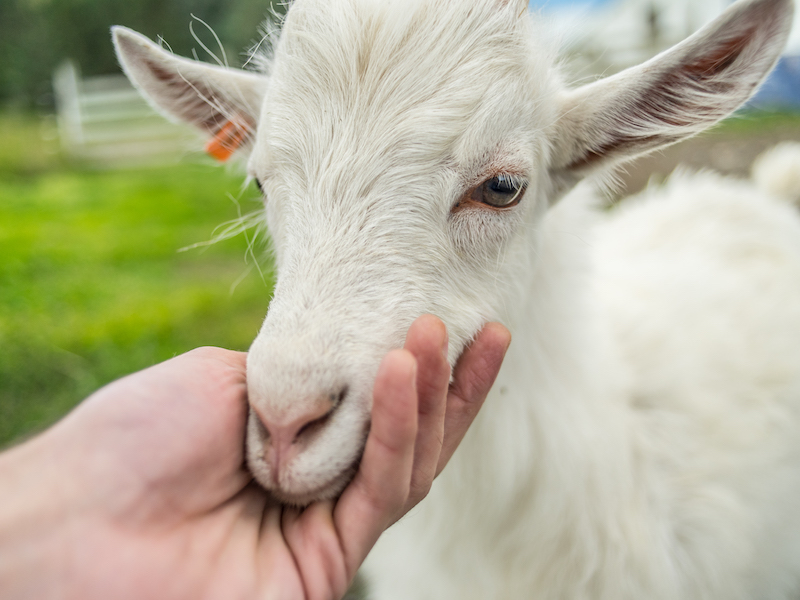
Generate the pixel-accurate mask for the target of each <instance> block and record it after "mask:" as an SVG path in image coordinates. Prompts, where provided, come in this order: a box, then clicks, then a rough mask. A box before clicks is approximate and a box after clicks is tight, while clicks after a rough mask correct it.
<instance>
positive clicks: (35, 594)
mask: <svg viewBox="0 0 800 600" xmlns="http://www.w3.org/2000/svg"><path fill="white" fill-rule="evenodd" d="M509 343H510V335H509V333H508V331H507V330H506V329H505V328H504V327H503V326H502V325H499V324H496V323H490V324H489V325H487V326H486V327H485V328H484V329H483V330H482V331H481V332H480V334H479V335H478V337H477V338H476V340H475V341H474V342H473V344H472V345H471V346H470V347H469V348H468V349H467V350H466V351H465V353H464V354H463V355H462V357H461V359H460V361H459V363H458V364H457V365H456V367H455V370H454V371H453V379H452V383H450V367H449V365H448V363H447V359H446V348H447V332H446V330H445V327H444V325H443V324H442V323H441V321H439V320H438V319H436V318H435V317H431V316H424V317H421V318H420V319H418V320H417V321H416V322H415V323H414V324H413V325H412V326H411V328H410V329H409V332H408V336H407V339H406V343H405V347H404V348H403V349H402V350H395V351H392V352H390V353H389V354H388V355H387V356H386V357H385V359H384V360H383V362H382V364H381V367H380V369H379V372H378V376H377V379H376V382H375V388H374V392H373V396H374V406H373V411H372V426H371V429H370V433H369V437H368V439H367V443H366V447H365V451H364V456H363V459H362V461H361V464H360V467H359V469H358V472H357V474H356V476H355V478H354V479H353V481H352V482H351V483H350V484H349V485H348V487H347V488H346V489H345V491H344V492H343V494H342V496H341V497H340V498H339V499H338V500H337V501H335V502H334V501H327V502H318V503H315V504H312V505H311V506H309V507H307V508H305V509H304V510H299V509H290V508H286V507H281V506H279V505H277V504H276V503H274V502H273V501H271V500H270V498H269V497H268V496H267V495H266V494H265V493H264V492H263V491H262V490H261V489H260V488H259V487H257V486H256V485H255V484H254V483H253V482H252V478H251V477H250V475H249V474H248V473H247V471H246V470H245V468H244V459H243V450H244V444H243V439H244V429H245V420H246V416H247V399H246V385H245V357H246V355H245V354H244V353H237V352H231V351H228V350H222V349H219V348H201V349H198V350H194V351H192V352H189V353H188V354H184V355H182V356H179V357H177V358H174V359H172V360H170V361H167V362H165V363H162V364H160V365H156V366H155V367H152V368H150V369H147V370H145V371H142V372H140V373H136V374H134V375H131V376H129V377H126V378H124V379H121V380H119V381H117V382H115V383H113V384H111V385H109V386H107V387H105V388H103V389H101V390H100V391H98V392H97V393H95V394H94V395H93V396H91V397H90V398H88V399H87V400H86V401H84V402H83V403H82V404H81V405H80V406H79V407H78V408H77V409H76V410H74V411H73V412H72V413H71V414H70V415H68V416H67V417H66V418H64V419H63V420H62V421H61V422H59V423H58V424H56V425H55V426H53V427H52V428H51V429H49V430H48V431H46V432H44V433H43V434H41V435H39V436H38V437H36V438H34V439H32V440H31V441H29V442H26V443H24V444H22V445H20V446H17V447H16V448H13V449H11V450H8V451H6V452H5V453H3V454H0V490H2V492H0V597H2V598H4V599H17V598H20V599H21V598H36V599H37V600H46V599H49V598H58V599H75V600H78V599H80V600H94V599H98V600H99V599H103V600H106V599H110V598H113V599H115V600H124V599H131V600H134V599H135V600H142V599H149V598H153V599H158V600H172V599H175V600H177V599H184V598H185V599H187V600H188V599H191V600H201V599H207V600H213V599H217V598H219V599H220V600H222V599H224V600H239V599H242V600H244V599H256V598H258V599H270V600H330V599H335V598H341V597H342V596H343V595H344V594H345V592H346V590H347V588H348V586H349V585H350V584H351V582H352V580H353V578H354V576H355V573H356V571H357V569H358V567H359V566H360V565H361V563H362V562H363V560H364V558H365V557H366V555H367V553H368V552H369V550H370V549H371V548H372V546H373V545H374V544H375V542H376V540H377V539H378V537H379V536H380V534H381V533H382V532H383V531H384V530H385V529H386V528H387V527H389V526H390V525H391V524H392V523H394V522H395V521H396V520H397V519H399V518H400V517H402V516H403V515H404V514H405V513H406V512H408V510H410V509H411V508H412V507H413V506H414V505H416V504H417V503H418V502H419V501H420V500H421V499H422V498H423V497H424V496H425V495H426V494H427V492H428V490H429V489H430V486H431V483H432V481H433V479H434V477H435V476H436V475H438V474H439V473H440V472H441V470H442V469H443V468H444V466H445V465H446V464H447V462H448V460H449V459H450V457H451V456H452V454H453V452H454V451H455V449H456V447H457V446H458V443H459V442H460V441H461V439H462V437H463V436H464V434H465V433H466V430H467V428H468V426H469V424H470V423H471V422H472V420H473V419H474V417H475V415H476V414H477V412H478V409H479V408H480V406H481V404H482V403H483V400H484V399H485V397H486V394H487V393H488V391H489V388H490V387H491V385H492V383H493V381H494V378H495V377H496V375H497V372H498V370H499V368H500V364H501V362H502V360H503V356H504V355H505V351H506V349H507V348H508V344H509Z"/></svg>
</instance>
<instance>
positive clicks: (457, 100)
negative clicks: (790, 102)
mask: <svg viewBox="0 0 800 600" xmlns="http://www.w3.org/2000/svg"><path fill="white" fill-rule="evenodd" d="M526 7H527V0H296V2H294V4H293V5H292V6H291V7H290V9H289V12H288V15H287V17H286V20H285V23H284V26H283V29H282V32H281V34H280V37H279V39H278V41H277V43H276V44H275V47H274V50H273V54H272V56H271V58H269V59H268V60H266V59H265V60H262V61H261V62H262V63H264V68H263V69H261V70H260V71H257V72H253V71H242V70H235V69H230V68H227V67H224V66H216V65H208V64H204V63H200V62H196V61H192V60H188V59H184V58H180V57H177V56H174V55H172V54H171V53H168V52H166V51H164V50H162V49H161V48H159V47H158V46H156V45H155V44H153V43H152V42H150V41H149V40H147V39H146V38H144V37H142V36H141V35H139V34H137V33H134V32H132V31H130V30H127V29H124V28H115V29H114V41H115V44H116V49H117V52H118V55H119V59H120V62H121V64H122V66H123V68H124V70H125V72H126V73H127V74H128V76H129V77H130V79H131V80H132V81H133V82H134V84H135V85H136V86H137V87H138V88H139V90H141V92H142V93H143V94H144V96H145V97H147V98H148V99H149V100H150V101H151V102H152V103H153V104H154V105H155V106H157V107H159V109H160V110H162V111H163V112H164V113H165V114H166V115H168V116H170V117H172V118H174V119H178V120H182V121H186V122H189V123H191V124H193V125H195V126H196V127H197V128H199V129H200V130H201V131H204V132H205V133H207V134H208V135H210V136H212V138H213V141H212V145H211V147H212V149H213V152H214V153H215V154H217V155H218V156H220V157H222V158H224V157H225V156H227V155H228V154H230V153H232V152H234V151H236V152H238V153H240V154H241V155H244V156H247V157H248V158H247V169H248V174H249V175H250V176H252V177H253V178H255V179H256V180H257V182H258V183H259V185H260V187H261V189H262V190H263V193H264V198H265V214H266V217H265V218H266V221H267V223H268V227H269V230H270V233H271V237H272V243H273V246H274V252H275V261H276V268H277V283H276V286H275V290H274V297H273V299H272V301H271V304H270V308H269V312H268V314H267V317H266V319H265V321H264V324H263V327H262V329H261V330H260V332H259V334H258V336H257V337H256V339H255V341H254V343H253V345H252V347H251V349H250V352H249V355H248V366H247V380H248V394H249V402H250V406H251V413H250V419H249V423H248V432H247V455H248V464H249V466H250V468H251V470H252V472H253V475H254V476H255V478H256V479H257V480H258V481H259V482H260V483H261V484H262V485H263V486H264V487H265V488H266V489H267V490H269V491H270V492H271V493H272V494H274V495H275V497H277V498H278V499H280V500H281V501H283V502H286V503H292V504H297V505H303V504H306V503H308V502H311V501H313V500H316V499H323V498H333V497H335V496H336V495H337V494H338V493H339V492H340V491H341V490H342V489H343V487H344V486H345V485H346V484H347V482H348V481H349V479H350V477H351V476H352V473H353V471H354V468H355V465H357V463H358V460H359V457H360V453H361V451H362V446H363V443H364V438H365V433H366V431H367V429H368V427H369V413H370V406H371V388H372V383H373V379H374V376H375V372H376V369H377V366H378V363H379V361H380V359H381V357H382V356H384V354H385V353H386V352H387V351H388V350H389V349H391V348H395V347H398V346H400V345H401V344H402V342H403V337H404V332H405V331H406V329H407V328H408V326H409V324H410V323H411V322H412V321H413V319H414V318H416V317H417V316H419V315H421V314H423V313H432V314H435V315H438V316H439V317H440V318H441V319H442V320H443V321H444V322H445V324H446V325H447V328H448V331H449V335H450V346H449V359H450V360H451V361H452V362H455V361H456V360H457V359H458V357H459V355H460V354H461V352H462V351H463V349H464V348H465V346H466V345H467V344H468V343H469V341H470V339H471V338H472V337H473V336H474V335H475V333H476V332H477V331H478V330H479V329H480V327H481V326H482V324H483V323H485V322H486V321H487V320H489V319H499V320H501V321H503V322H504V323H506V324H507V325H508V326H509V328H510V329H511V330H512V332H513V333H514V336H515V342H514V344H512V348H511V350H510V352H509V354H508V355H507V358H506V361H505V365H504V368H503V370H502V372H501V374H500V377H499V379H498V381H497V383H496V384H495V388H494V390H493V392H492V396H491V397H490V398H489V400H488V401H487V405H486V407H485V408H484V410H483V412H482V414H481V415H479V417H478V419H477V421H476V422H475V423H474V425H473V426H472V428H471V430H470V431H469V433H468V434H467V437H466V439H465V440H464V442H463V443H462V446H461V448H459V451H458V452H457V453H456V455H455V456H454V458H453V460H452V461H451V463H450V465H449V466H448V468H447V469H446V471H445V472H444V473H443V475H442V476H441V477H440V478H439V479H438V480H437V482H436V484H435V485H434V487H433V489H432V491H431V493H430V495H429V497H428V498H427V499H426V501H425V502H423V503H422V504H421V505H420V506H419V507H418V508H417V509H416V510H415V511H414V512H413V513H412V514H410V515H409V516H407V517H406V518H405V519H404V520H402V521H401V522H400V523H398V524H397V525H396V526H394V527H393V528H392V529H390V530H389V531H388V532H387V533H386V534H385V535H384V537H383V538H382V539H381V540H380V541H379V543H378V545H377V547H376V548H375V550H374V552H373V553H372V555H371V556H370V558H369V559H368V562H367V564H366V569H365V570H366V572H367V575H368V579H369V582H370V585H371V590H372V591H371V594H372V596H373V597H374V598H377V599H381V600H393V599H400V598H403V599H409V598H416V599H435V600H446V599H460V600H471V599H481V600H486V599H490V598H491V599H497V600H500V599H504V600H505V599H508V598H570V599H581V598H585V599H593V600H600V599H613V600H623V599H636V600H640V599H642V598H648V599H650V600H652V599H664V600H667V599H676V600H678V599H679V600H689V599H701V598H703V599H709V598H718V599H723V598H724V599H726V600H732V599H745V598H750V599H753V598H758V599H761V600H765V599H778V598H791V597H797V596H796V595H797V594H798V593H800V510H798V509H797V504H796V503H797V498H798V497H800V302H798V299H800V219H799V218H798V216H797V215H795V214H794V211H793V210H792V208H791V207H790V206H789V205H788V203H782V202H780V201H777V200H774V199H772V198H771V197H769V195H767V194H764V193H762V192H759V191H757V190H756V189H755V188H752V189H751V188H748V187H746V186H743V185H739V184H735V183H730V182H726V181H724V180H721V179H719V178H715V177H712V176H710V175H706V176H703V175H700V176H694V177H688V176H686V177H677V178H675V179H674V180H673V181H672V182H671V183H670V184H669V185H668V186H667V188H666V189H665V190H664V191H661V192H654V191H651V192H649V193H648V194H645V196H647V197H645V198H643V199H640V200H638V201H633V202H630V203H627V204H626V205H623V207H621V208H620V209H619V210H614V211H610V212H608V213H606V212H604V211H600V210H598V208H597V201H596V200H594V196H595V195H594V194H593V193H592V192H591V188H590V186H589V185H588V184H587V183H581V180H582V179H584V178H586V177H588V176H595V177H596V176H601V175H602V173H608V172H609V171H610V170H611V169H613V168H615V167H616V166H617V165H619V164H621V163H623V162H624V161H626V160H630V159H631V158H632V157H634V156H637V155H641V154H643V153H645V152H649V151H652V150H655V149H657V148H660V147H663V146H666V145H668V144H672V143H674V142H676V141H678V140H680V139H683V138H686V137H688V136H690V135H693V134H695V133H697V132H699V131H701V130H703V129H705V128H707V127H709V126H711V125H712V124H714V123H716V122H717V121H719V120H720V119H722V118H724V117H725V116H727V115H728V114H729V113H731V112H732V111H734V110H735V109H736V108H737V107H739V106H740V105H741V104H742V103H743V102H745V101H746V100H747V99H748V98H749V97H750V96H751V95H752V93H753V92H754V91H755V89H756V88H757V87H758V85H759V84H760V82H762V81H763V79H764V78H765V77H766V75H767V73H768V72H769V71H770V70H771V68H772V67H773V66H774V64H775V62H776V60H777V57H778V55H779V53H780V52H781V50H782V48H783V46H784V43H785V41H786V38H787V35H788V30H789V26H790V23H791V20H792V19H791V17H792V11H793V7H792V3H791V0H740V1H739V2H737V3H735V4H734V5H733V6H731V7H730V8H729V9H728V10H727V11H726V12H724V13H723V14H722V15H721V16H720V17H719V18H718V19H717V20H716V21H715V22H713V23H712V24H710V25H709V26H707V27H706V28H705V29H703V30H701V31H700V32H698V33H697V34H695V35H694V36H692V37H690V38H689V39H688V40H686V41H685V42H683V43H681V44H679V45H677V46H676V47H674V48H673V49H671V50H669V51H667V52H665V53H663V54H661V55H659V56H657V57H656V58H654V59H652V60H650V61H649V62H647V63H645V64H643V65H640V66H638V67H634V68H631V69H629V70H627V71H624V72H622V73H620V74H617V75H614V76H611V77H608V78H606V79H602V80H599V81H596V82H593V83H590V84H588V85H585V86H583V87H577V88H570V87H568V86H566V85H565V83H564V80H563V77H562V75H561V74H560V71H559V68H558V67H557V63H556V57H555V52H554V50H553V48H552V46H551V45H550V44H548V43H547V36H546V35H545V32H544V27H543V26H542V25H541V22H540V21H539V20H537V19H536V18H534V17H531V16H529V15H528V14H527V10H526ZM793 595H794V596H793Z"/></svg>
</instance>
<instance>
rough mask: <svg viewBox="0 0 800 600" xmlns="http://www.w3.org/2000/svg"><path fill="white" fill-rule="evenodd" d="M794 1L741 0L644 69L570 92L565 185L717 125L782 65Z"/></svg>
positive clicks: (558, 169) (559, 175)
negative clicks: (778, 62)
mask: <svg viewBox="0 0 800 600" xmlns="http://www.w3.org/2000/svg"><path fill="white" fill-rule="evenodd" d="M792 14H793V5H792V0H742V1H740V2H737V3H736V4H734V5H733V6H732V7H730V8H729V9H728V10H726V11H725V12H724V13H723V14H722V15H721V16H720V17H719V18H717V19H716V20H715V21H714V22H712V23H711V24H710V25H708V26H706V27H705V28H704V29H702V30H701V31H699V32H698V33H696V34H695V35H693V36H692V37H690V38H689V39H687V40H685V41H684V42H682V43H681V44H679V45H677V46H675V47H674V48H672V49H671V50H668V51H667V52H665V53H663V54H661V55H659V56H657V57H655V58H654V59H652V60H650V61H649V62H646V63H644V64H642V65H639V66H638V67H633V68H631V69H628V70H627V71H623V72H622V73H619V74H618V75H615V76H613V77H609V78H607V79H603V80H600V81H598V82H596V83H593V84H589V85H586V86H584V87H581V88H578V89H576V90H573V91H570V92H567V93H566V94H565V96H564V97H563V98H562V102H561V107H560V112H561V115H560V119H559V122H558V123H557V125H556V130H555V132H554V133H555V137H554V146H555V147H554V154H553V161H552V163H551V170H552V173H553V175H554V177H555V178H556V180H561V181H562V182H563V184H564V185H565V186H568V185H569V184H570V183H574V182H575V181H576V180H578V179H580V178H581V177H583V176H585V175H587V174H589V173H590V172H591V171H593V170H594V169H595V168H597V167H600V166H608V165H610V164H614V163H615V162H622V161H624V160H628V159H631V158H634V157H635V156H637V155H640V154H643V153H646V152H648V151H651V150H654V149H656V148H659V147H662V146H666V145H669V144H673V143H675V142H677V141H679V140H681V139H684V138H686V137H689V136H692V135H694V134H696V133H699V132H700V131H702V130H704V129H706V128H707V127H710V126H711V125H713V124H714V123H716V122H718V121H719V120H721V119H723V118H724V117H726V116H728V115H729V114H730V113H732V112H733V111H734V110H736V109H737V108H739V107H740V106H741V105H742V104H743V103H744V102H745V101H747V100H748V99H749V98H750V97H751V96H752V95H753V93H754V92H755V91H756V89H757V88H758V86H759V85H760V84H761V82H762V81H763V80H764V79H765V78H766V76H767V74H768V73H769V72H770V71H771V70H772V68H773V67H774V66H775V63H776V62H777V60H778V57H779V56H780V53H781V51H782V50H783V47H784V45H785V43H786V38H787V37H788V35H789V30H790V28H791V25H792Z"/></svg>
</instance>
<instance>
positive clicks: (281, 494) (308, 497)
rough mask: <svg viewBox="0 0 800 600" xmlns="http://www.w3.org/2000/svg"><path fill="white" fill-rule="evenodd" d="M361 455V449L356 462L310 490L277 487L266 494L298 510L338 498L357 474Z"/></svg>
mask: <svg viewBox="0 0 800 600" xmlns="http://www.w3.org/2000/svg"><path fill="white" fill-rule="evenodd" d="M362 454H363V448H362V450H361V452H359V455H358V458H356V460H354V461H353V462H352V463H351V464H350V465H349V466H348V467H347V468H345V469H343V470H342V471H340V472H339V473H338V474H337V475H335V476H333V477H332V478H331V479H330V480H328V481H326V482H325V483H323V484H320V485H318V486H316V487H314V488H312V489H310V490H304V491H302V492H293V491H289V490H286V489H284V488H283V487H282V486H280V485H277V486H272V487H270V489H269V490H268V492H269V494H270V495H271V496H272V497H273V498H275V500H277V501H278V502H280V503H281V504H286V505H288V506H296V507H298V508H304V507H306V506H308V505H309V504H313V503H314V502H320V501H324V500H333V499H335V498H338V497H339V495H341V493H342V492H343V491H344V489H345V488H346V487H347V486H348V485H349V484H350V482H351V481H352V480H353V478H354V477H355V476H356V473H358V467H359V465H360V464H361V456H362Z"/></svg>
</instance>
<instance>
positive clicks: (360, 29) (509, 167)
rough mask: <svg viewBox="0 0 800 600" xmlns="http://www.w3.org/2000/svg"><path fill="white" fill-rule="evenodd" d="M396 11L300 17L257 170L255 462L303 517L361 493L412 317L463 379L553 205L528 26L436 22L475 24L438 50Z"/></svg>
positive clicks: (439, 40)
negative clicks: (535, 225) (476, 342)
mask: <svg viewBox="0 0 800 600" xmlns="http://www.w3.org/2000/svg"><path fill="white" fill-rule="evenodd" d="M492 8H493V7H492ZM395 9H396V12H397V14H392V12H391V11H386V10H384V12H383V13H381V12H379V13H373V14H370V15H361V14H353V15H349V17H350V19H349V20H348V19H347V18H345V16H343V15H331V14H329V12H328V11H330V8H328V9H323V6H322V3H319V5H316V3H315V4H312V3H310V2H308V3H304V4H300V3H298V4H296V5H294V6H293V8H292V10H291V11H290V13H289V16H288V18H287V21H286V23H285V27H284V32H283V38H282V40H281V44H280V45H279V47H278V49H277V54H276V57H275V65H274V70H273V73H272V78H271V81H270V88H269V90H268V92H267V94H266V100H265V102H264V110H263V112H262V113H261V116H260V119H259V125H258V131H257V136H256V141H255V147H254V150H253V152H252V154H251V157H250V161H249V169H250V172H251V174H252V175H253V176H254V177H255V178H257V180H258V181H259V182H260V185H261V187H262V189H263V191H264V195H265V205H266V214H267V220H268V225H269V230H270V233H271V236H272V242H273V246H274V250H275V256H276V263H277V269H278V278H277V283H276V287H275V295H274V298H273V301H272V304H271V305H270V310H269V313H268V316H267V318H266V321H265V322H264V326H263V328H262V330H261V332H260V334H259V335H258V338H257V339H256V341H255V343H254V344H253V347H252V348H251V350H250V354H249V357H248V392H249V398H250V403H251V407H252V412H251V418H250V423H249V429H248V459H249V464H250V467H251V469H252V470H253V472H254V473H255V475H256V477H257V478H258V480H259V481H260V482H261V483H262V484H263V485H264V486H266V487H267V488H268V489H270V490H272V491H273V492H274V493H275V495H276V496H278V497H279V498H281V499H282V500H284V501H288V502H294V503H305V502H308V501H310V500H313V499H316V498H320V497H330V496H334V495H335V494H337V493H338V492H340V491H341V489H342V487H343V486H344V485H345V484H346V482H347V481H348V478H349V477H350V475H351V474H352V472H353V467H354V466H355V465H356V464H357V461H358V459H359V456H360V453H361V450H362V446H363V443H364V440H365V437H366V432H367V429H368V425H369V413H370V409H371V401H372V399H371V390H372V384H373V380H374V375H375V372H376V371H377V368H378V365H379V362H380V360H381V359H382V357H383V356H384V355H385V354H386V352H387V351H388V350H389V349H391V348H394V347H398V346H400V345H402V343H403V338H404V335H405V332H406V330H407V329H408V327H409V325H410V324H411V322H412V321H413V320H414V319H415V318H416V317H418V316H419V315H421V314H424V313H431V314H435V315H438V316H439V317H440V318H442V319H443V320H444V322H445V324H446V325H447V328H448V331H449V335H450V358H451V360H455V359H456V358H457V357H458V355H459V354H460V352H461V351H462V349H463V348H464V346H465V344H466V343H467V342H468V341H469V339H470V338H471V336H473V335H474V334H475V333H476V332H477V331H478V329H479V328H480V326H481V325H482V324H483V323H484V322H485V321H486V320H487V319H489V318H496V316H497V308H498V306H500V305H501V304H502V298H503V296H504V293H505V292H504V290H507V289H508V287H509V286H507V285H504V283H503V282H504V281H505V280H506V279H507V277H508V275H509V270H510V268H509V265H510V264H513V262H514V256H515V255H516V254H517V253H519V248H521V247H522V246H524V245H525V240H524V239H523V238H522V237H521V236H519V235H518V234H519V233H520V231H521V228H520V224H521V223H522V222H524V221H525V220H527V219H530V218H535V217H536V216H537V215H539V214H541V213H543V208H544V205H545V204H546V201H545V200H544V199H543V198H544V196H543V195H542V194H539V193H537V192H538V187H539V185H540V183H541V181H542V173H540V172H539V169H540V168H541V165H543V164H546V156H547V151H548V149H547V145H546V138H545V136H544V134H543V133H542V131H543V129H544V124H546V123H547V122H548V120H549V121H550V122H552V120H553V118H552V117H550V115H546V114H542V112H543V111H542V110H541V107H540V106H537V99H536V98H535V97H534V95H532V94H531V93H530V89H531V88H532V87H534V85H535V80H536V79H537V74H538V75H540V77H539V78H538V79H539V86H540V87H542V88H543V91H547V81H546V77H545V75H546V74H547V73H548V71H546V70H543V69H542V70H539V69H537V68H536V65H534V64H531V58H530V57H531V56H534V53H533V52H531V51H530V49H529V48H523V46H524V44H525V41H526V40H530V39H531V36H527V35H521V34H520V33H519V32H518V31H516V29H517V28H518V27H520V26H523V25H524V24H525V23H527V21H523V22H520V21H519V20H518V19H517V13H514V11H512V10H507V11H502V12H500V11H497V10H495V9H494V8H493V9H492V10H486V11H484V14H480V11H478V10H477V9H476V10H475V13H476V14H474V15H471V16H470V17H469V19H468V20H467V21H465V15H456V14H450V15H447V16H445V15H439V17H438V18H441V19H445V18H449V19H450V21H451V22H461V23H462V25H461V28H454V27H449V35H448V36H443V35H437V36H434V35H431V32H430V30H429V29H427V28H425V27H417V26H415V23H416V25H422V24H423V23H424V20H425V15H424V14H422V13H420V14H412V15H404V14H403V13H404V12H405V10H401V7H399V6H396V7H395ZM323 10H324V12H325V15H326V16H325V17H324V18H320V13H321V12H323ZM312 11H313V13H312ZM451 12H452V13H457V11H455V10H453V11H451ZM309 13H312V14H313V16H314V18H313V19H312V15H310V14H309ZM456 16H457V17H458V19H456ZM329 18H330V19H331V20H332V21H334V22H330V21H328V19H329ZM337 19H338V22H336V21H337ZM398 20H404V21H406V22H405V23H403V24H401V25H399V24H398ZM309 22H310V24H309ZM425 25H426V27H430V26H432V24H431V23H425ZM312 26H316V27H323V28H326V27H330V28H331V29H333V28H336V29H337V31H336V37H335V38H334V31H333V30H330V31H316V30H315V31H313V32H311V31H309V28H311V27H312ZM439 26H442V27H444V24H443V23H439ZM367 34H369V35H367ZM498 38H503V39H502V41H500V40H499V39H498ZM354 42H356V43H354ZM540 71H541V72H540ZM325 79H329V83H328V84H325V85H324V88H323V87H320V86H322V85H323V84H322V81H323V80H325ZM432 82H435V83H432ZM310 89H314V90H317V91H316V92H315V93H312V94H309V93H308V90H310ZM523 254H524V255H526V256H527V255H528V253H527V252H525V253H523Z"/></svg>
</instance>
